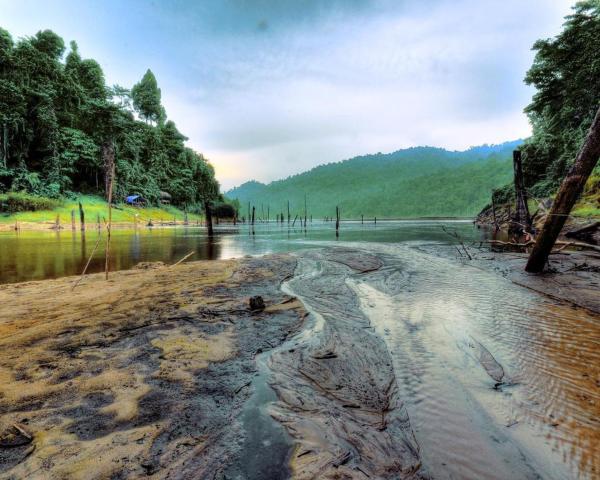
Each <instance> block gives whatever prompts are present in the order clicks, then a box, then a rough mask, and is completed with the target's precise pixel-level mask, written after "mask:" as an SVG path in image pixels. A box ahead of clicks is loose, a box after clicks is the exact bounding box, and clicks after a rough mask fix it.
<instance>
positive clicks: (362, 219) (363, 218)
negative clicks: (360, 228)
mask: <svg viewBox="0 0 600 480" xmlns="http://www.w3.org/2000/svg"><path fill="white" fill-rule="evenodd" d="M360 224H361V225H364V224H365V216H364V215H361V216H360Z"/></svg>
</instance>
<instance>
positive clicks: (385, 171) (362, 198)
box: [227, 142, 521, 218]
mask: <svg viewBox="0 0 600 480" xmlns="http://www.w3.org/2000/svg"><path fill="white" fill-rule="evenodd" d="M520 144H521V142H509V143H505V144H502V145H498V146H483V147H476V148H472V149H469V150H467V151H465V152H449V151H446V150H442V149H439V148H431V147H418V148H410V149H407V150H400V151H398V152H394V153H390V154H381V153H378V154H375V155H366V156H362V157H356V158H353V159H350V160H346V161H344V162H338V163H332V164H328V165H322V166H320V167H316V168H314V169H313V170H310V171H309V172H305V173H302V174H300V175H295V176H293V177H289V178H287V179H285V180H280V181H276V182H272V183H270V184H269V185H264V184H261V183H258V182H248V183H245V184H244V185H242V186H240V187H238V188H236V189H233V190H231V191H229V192H227V197H229V198H236V199H238V200H239V201H240V203H241V215H248V214H247V209H248V202H250V203H251V204H252V205H254V206H256V208H257V215H258V216H259V217H260V216H262V213H263V211H264V213H265V215H266V211H267V207H269V209H270V211H271V215H272V216H275V214H277V213H279V214H281V213H283V214H285V215H287V201H288V200H289V201H290V204H291V212H292V218H293V217H294V216H295V215H296V214H301V215H303V212H304V195H305V194H306V197H307V203H308V214H309V215H313V216H315V217H316V218H323V217H325V216H329V217H331V216H334V215H335V207H336V205H339V206H340V208H341V212H342V216H343V217H344V218H360V216H361V215H364V216H365V217H370V218H372V217H374V216H377V217H385V218H394V217H418V216H473V215H475V214H477V213H478V212H479V210H480V209H481V208H482V207H483V206H484V205H485V204H486V203H488V202H489V198H490V193H491V191H492V190H493V189H496V188H498V187H499V186H501V185H503V184H505V183H506V182H507V181H508V180H509V179H510V178H511V177H512V163H511V158H512V151H513V149H515V148H517V146H519V145H520Z"/></svg>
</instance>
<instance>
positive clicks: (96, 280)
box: [0, 255, 304, 479]
mask: <svg viewBox="0 0 600 480" xmlns="http://www.w3.org/2000/svg"><path fill="white" fill-rule="evenodd" d="M295 265H296V260H295V259H294V258H292V257H289V256H285V255H283V256H270V257H268V258H256V259H242V260H231V261H213V262H194V263H187V264H182V265H179V266H177V267H174V268H168V267H165V266H160V265H156V264H150V265H146V267H148V268H147V269H145V270H131V271H123V272H117V273H112V274H111V276H110V280H109V281H108V282H106V281H105V280H104V276H103V275H101V274H97V275H91V276H88V277H86V278H85V279H84V280H83V282H82V283H81V284H80V285H79V286H78V287H77V288H76V289H75V290H74V291H71V286H72V284H73V283H74V281H75V280H76V278H75V277H68V278H63V279H59V280H48V281H43V282H30V283H22V284H17V285H4V286H1V287H0V306H1V308H0V350H1V351H2V356H1V357H0V478H3V479H23V478H40V479H65V478H68V479H77V478H81V479H95V478H98V479H100V478H101V479H105V478H139V477H144V476H147V475H153V478H215V475H218V474H220V473H222V472H223V471H224V470H225V469H226V468H227V467H228V466H229V467H231V466H232V465H235V463H236V462H237V461H238V460H239V459H240V456H241V452H242V450H243V442H244V438H245V429H244V427H243V423H242V415H243V412H244V407H245V405H246V404H247V403H248V400H249V399H250V398H251V396H252V392H253V391H254V382H255V376H256V374H257V366H256V363H255V356H256V354H257V352H261V351H267V350H269V349H271V348H273V347H274V346H276V345H278V344H279V343H281V342H282V341H284V339H285V338H287V337H288V336H289V335H291V334H292V333H293V332H295V331H296V330H297V329H298V327H299V325H300V324H301V322H302V319H303V316H304V311H303V310H302V308H301V305H300V304H299V303H298V302H296V301H293V299H290V298H289V297H288V296H286V295H285V294H283V293H282V292H281V290H280V284H281V282H282V281H283V280H284V279H285V278H287V277H289V276H291V275H292V274H293V272H294V268H295ZM258 294H260V295H262V296H263V298H264V300H265V302H266V304H267V308H266V310H264V311H262V312H251V311H250V310H249V308H248V297H250V296H252V295H258ZM15 425H16V427H15ZM21 432H24V433H21ZM27 436H29V438H27ZM276 447H277V445H275V446H274V450H273V451H274V452H275V453H276V454H278V455H279V456H278V457H277V456H274V457H273V461H275V462H276V466H277V468H278V469H279V467H280V466H281V465H282V464H283V465H285V463H286V461H287V453H288V450H289V448H288V446H287V445H283V448H279V449H277V448H276ZM217 478H218V477H217ZM256 478H258V477H256Z"/></svg>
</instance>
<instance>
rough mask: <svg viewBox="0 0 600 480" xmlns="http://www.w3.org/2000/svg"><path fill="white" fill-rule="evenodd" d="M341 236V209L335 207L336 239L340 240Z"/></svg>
mask: <svg viewBox="0 0 600 480" xmlns="http://www.w3.org/2000/svg"><path fill="white" fill-rule="evenodd" d="M339 236H340V207H339V206H337V205H336V207H335V237H336V238H338V237H339Z"/></svg>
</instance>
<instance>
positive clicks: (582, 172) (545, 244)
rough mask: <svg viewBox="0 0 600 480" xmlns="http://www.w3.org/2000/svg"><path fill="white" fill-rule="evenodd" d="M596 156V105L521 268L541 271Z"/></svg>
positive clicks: (599, 142) (599, 144) (599, 132)
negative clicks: (573, 157)
mask: <svg viewBox="0 0 600 480" xmlns="http://www.w3.org/2000/svg"><path fill="white" fill-rule="evenodd" d="M599 157H600V108H599V109H598V111H597V112H596V116H595V118H594V120H593V122H592V125H591V126H590V129H589V131H588V133H587V136H586V138H585V141H584V142H583V146H582V147H581V150H579V153H578V154H577V158H576V159H575V163H574V164H573V166H572V167H571V168H570V169H569V172H568V173H567V175H566V177H565V179H564V180H563V181H562V183H561V185H560V188H559V189H558V193H557V194H556V198H555V199H554V203H553V204H552V208H550V213H548V216H547V217H546V221H545V222H544V226H543V227H542V231H541V232H540V233H539V235H538V236H537V239H536V242H535V245H534V246H533V250H532V251H531V255H530V256H529V260H528V261H527V266H526V267H525V270H526V271H527V272H530V273H539V272H541V271H542V270H543V269H544V267H545V265H546V262H547V261H548V255H550V252H551V251H552V248H553V247H554V243H555V242H556V239H557V238H558V235H559V234H560V231H561V230H562V227H563V226H564V224H565V222H566V221H567V217H568V216H569V214H570V213H571V209H572V208H573V205H575V202H576V201H577V198H578V197H579V195H580V194H581V192H582V191H583V187H584V186H585V182H587V179H588V178H589V176H590V174H591V173H592V170H594V167H595V166H596V164H597V163H598V158H599Z"/></svg>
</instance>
